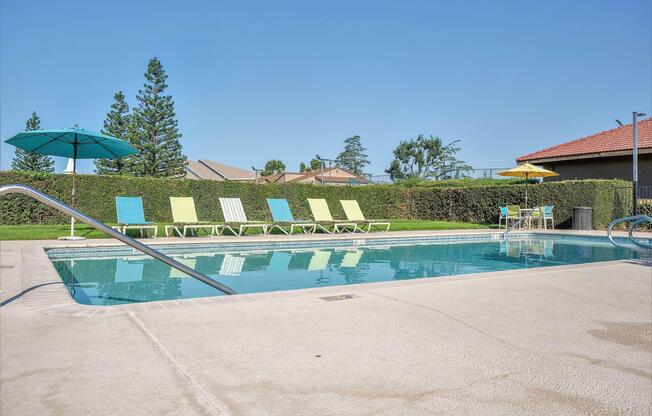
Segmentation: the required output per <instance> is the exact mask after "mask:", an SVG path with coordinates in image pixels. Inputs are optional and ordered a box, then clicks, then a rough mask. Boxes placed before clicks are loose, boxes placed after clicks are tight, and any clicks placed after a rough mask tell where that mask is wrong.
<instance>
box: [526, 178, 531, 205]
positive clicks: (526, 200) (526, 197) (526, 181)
mask: <svg viewBox="0 0 652 416" xmlns="http://www.w3.org/2000/svg"><path fill="white" fill-rule="evenodd" d="M529 175H530V174H529V173H526V174H525V209H527V185H528V176H529Z"/></svg>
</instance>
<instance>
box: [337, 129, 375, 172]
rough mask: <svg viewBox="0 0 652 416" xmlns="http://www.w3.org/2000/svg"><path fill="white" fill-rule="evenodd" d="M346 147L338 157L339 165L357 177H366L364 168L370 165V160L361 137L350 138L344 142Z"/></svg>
mask: <svg viewBox="0 0 652 416" xmlns="http://www.w3.org/2000/svg"><path fill="white" fill-rule="evenodd" d="M344 145H345V146H344V150H343V151H342V153H340V154H339V155H338V156H337V160H336V162H337V164H338V165H339V166H341V167H342V168H344V169H346V170H348V171H349V172H353V173H355V174H356V175H364V174H365V173H364V168H365V166H367V165H368V164H369V159H367V154H366V153H365V150H367V149H366V148H364V147H363V146H362V141H361V140H360V136H357V135H356V136H353V137H349V138H348V139H346V140H344Z"/></svg>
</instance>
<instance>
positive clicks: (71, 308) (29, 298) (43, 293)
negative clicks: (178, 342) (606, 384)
mask: <svg viewBox="0 0 652 416" xmlns="http://www.w3.org/2000/svg"><path fill="white" fill-rule="evenodd" d="M475 231H477V230H475ZM492 231H494V230H492ZM550 231H553V230H550ZM494 233H495V231H494ZM517 233H525V234H532V231H530V230H527V231H517ZM378 234H381V233H378ZM382 234H383V235H382V236H379V237H384V238H388V236H387V234H391V233H382ZM432 234H433V235H444V234H445V235H447V236H450V235H463V236H469V235H470V234H473V233H469V232H462V233H454V232H450V231H448V232H446V233H432ZM482 234H487V232H483V233H482ZM498 234H500V233H498ZM563 234H566V235H583V234H579V233H578V234H575V233H566V232H564V233H563ZM593 235H595V234H593ZM347 237H349V238H351V237H352V236H351V235H348V236H347ZM368 237H369V236H368V235H366V234H364V235H360V236H359V237H358V238H363V239H364V238H368ZM417 237H423V235H422V234H419V235H416V236H412V237H411V238H417ZM389 238H391V237H389ZM396 238H401V237H400V236H396ZM313 240H314V238H313ZM318 240H322V239H318ZM100 241H101V240H100ZM259 241H263V240H259ZM183 243H184V244H191V243H193V241H192V240H190V241H187V240H184V241H183ZM99 246H103V244H99ZM76 247H79V246H78V245H77V246H76ZM16 249H17V251H18V254H19V257H20V259H19V260H20V261H19V263H18V264H17V266H18V267H19V269H20V270H19V272H18V273H19V279H20V284H21V287H22V292H20V293H22V295H20V293H19V294H18V295H15V296H19V295H20V296H19V297H18V298H17V299H15V300H14V301H12V303H13V302H20V304H22V305H23V306H25V307H26V308H27V309H29V310H32V311H35V312H40V313H44V314H57V315H74V316H113V315H119V314H124V313H128V312H130V311H143V310H152V309H176V308H180V307H184V308H185V307H192V306H200V305H206V304H219V303H223V302H227V303H231V302H251V301H256V300H264V299H269V298H279V297H282V298H294V297H302V296H312V295H331V294H345V293H346V292H358V293H360V292H365V291H369V290H372V289H377V288H382V287H397V286H411V285H416V284H428V283H436V282H438V283H450V282H455V281H467V280H478V279H492V278H501V277H502V278H507V277H514V276H516V275H521V276H528V275H534V274H540V273H546V272H555V271H563V270H569V271H570V270H577V269H587V268H600V267H610V266H612V265H614V264H622V263H626V262H630V263H631V262H632V260H611V261H604V262H593V263H582V264H571V265H560V266H548V267H537V268H532V269H517V270H501V271H494V272H481V273H470V274H462V275H453V276H439V277H424V278H419V279H407V280H400V281H396V280H392V281H383V282H370V283H356V284H350V285H337V286H328V287H321V288H304V289H292V290H282V291H271V292H259V293H243V294H237V295H233V296H208V297H199V298H186V299H171V300H160V301H151V302H138V303H130V304H120V305H108V306H103V305H84V304H80V303H77V302H76V301H75V300H74V299H73V298H72V297H71V296H70V293H69V292H68V290H67V289H66V286H65V284H64V283H63V281H62V280H61V277H60V276H59V274H58V272H57V271H56V269H55V267H54V264H53V263H52V261H51V260H50V258H49V257H48V255H47V251H46V249H47V247H46V246H45V245H44V244H31V245H27V246H26V247H16ZM634 261H635V262H636V263H638V264H641V263H642V264H646V265H652V263H650V262H648V261H646V260H642V261H640V260H634ZM30 276H31V277H30ZM34 287H37V288H38V289H39V290H31V288H34ZM28 290H29V291H28ZM27 291H28V292H27ZM316 297H320V296H316ZM5 301H6V300H5ZM7 306H9V304H7V305H5V306H3V308H4V307H7Z"/></svg>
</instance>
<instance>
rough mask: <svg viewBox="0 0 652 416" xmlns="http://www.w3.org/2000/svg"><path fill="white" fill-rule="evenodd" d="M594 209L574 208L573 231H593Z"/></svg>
mask: <svg viewBox="0 0 652 416" xmlns="http://www.w3.org/2000/svg"><path fill="white" fill-rule="evenodd" d="M592 216H593V208H591V207H573V230H592V229H593V224H592V223H591V217H592Z"/></svg>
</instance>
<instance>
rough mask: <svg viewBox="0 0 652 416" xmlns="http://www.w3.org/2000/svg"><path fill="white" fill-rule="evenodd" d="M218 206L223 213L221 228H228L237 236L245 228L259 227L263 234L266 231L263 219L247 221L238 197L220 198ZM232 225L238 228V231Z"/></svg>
mask: <svg viewBox="0 0 652 416" xmlns="http://www.w3.org/2000/svg"><path fill="white" fill-rule="evenodd" d="M220 206H221V207H222V212H223V213H224V225H223V226H222V229H223V230H229V231H231V232H232V233H233V234H235V235H237V236H241V235H242V233H243V232H244V230H246V229H247V228H260V229H262V231H263V234H266V233H267V226H268V224H267V223H266V222H265V221H249V220H248V219H247V215H246V214H245V212H244V208H243V207H242V201H240V198H220ZM232 227H236V228H238V232H236V231H235V230H234V229H233V228H232Z"/></svg>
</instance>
